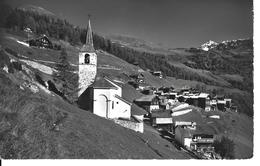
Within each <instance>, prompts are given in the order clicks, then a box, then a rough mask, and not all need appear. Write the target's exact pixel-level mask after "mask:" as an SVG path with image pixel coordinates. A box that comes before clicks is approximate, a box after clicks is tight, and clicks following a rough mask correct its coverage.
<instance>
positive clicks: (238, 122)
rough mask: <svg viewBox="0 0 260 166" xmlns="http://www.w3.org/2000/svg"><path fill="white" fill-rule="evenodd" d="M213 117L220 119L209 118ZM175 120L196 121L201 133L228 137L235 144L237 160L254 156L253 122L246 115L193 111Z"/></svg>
mask: <svg viewBox="0 0 260 166" xmlns="http://www.w3.org/2000/svg"><path fill="white" fill-rule="evenodd" d="M211 115H219V116H220V119H213V118H209V116H211ZM175 120H184V121H195V122H196V123H197V130H198V131H199V133H200V132H201V133H208V134H214V135H215V136H216V138H220V137H221V136H222V135H225V136H228V137H229V138H231V139H232V140H233V141H234V143H235V158H250V157H252V155H253V120H252V118H250V117H248V116H246V115H244V114H238V113H234V112H230V111H228V112H226V113H223V112H220V111H214V112H205V111H201V110H200V111H199V110H197V109H193V111H192V112H190V113H188V114H184V115H180V116H177V117H175Z"/></svg>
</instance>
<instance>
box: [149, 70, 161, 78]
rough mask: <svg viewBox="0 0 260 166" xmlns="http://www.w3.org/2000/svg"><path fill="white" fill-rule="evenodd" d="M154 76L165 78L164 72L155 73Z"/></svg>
mask: <svg viewBox="0 0 260 166" xmlns="http://www.w3.org/2000/svg"><path fill="white" fill-rule="evenodd" d="M152 74H153V75H154V76H156V77H159V78H163V75H162V72H161V71H154V72H152Z"/></svg>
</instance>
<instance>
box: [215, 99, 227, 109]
mask: <svg viewBox="0 0 260 166" xmlns="http://www.w3.org/2000/svg"><path fill="white" fill-rule="evenodd" d="M225 105H226V101H225V100H217V109H218V110H219V111H225V110H226V109H225Z"/></svg>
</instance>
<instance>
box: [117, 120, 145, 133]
mask: <svg viewBox="0 0 260 166" xmlns="http://www.w3.org/2000/svg"><path fill="white" fill-rule="evenodd" d="M114 122H115V123H117V124H119V125H121V126H123V127H125V128H128V129H131V130H134V131H136V132H140V133H143V132H144V123H143V122H141V121H129V120H121V119H114Z"/></svg>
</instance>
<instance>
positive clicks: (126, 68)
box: [5, 35, 253, 158]
mask: <svg viewBox="0 0 260 166" xmlns="http://www.w3.org/2000/svg"><path fill="white" fill-rule="evenodd" d="M15 37H19V35H18V36H15ZM5 42H6V45H7V46H8V47H11V48H12V49H15V50H16V49H17V48H20V47H21V48H20V49H17V50H16V51H21V52H22V53H25V54H26V51H25V50H26V49H30V51H32V50H33V51H35V52H34V53H33V55H27V56H28V57H30V58H31V56H33V57H32V58H35V59H36V58H37V59H39V60H52V61H54V62H55V61H56V60H57V59H56V58H55V57H57V55H58V53H59V51H54V52H50V54H48V55H51V56H50V57H46V56H44V55H45V54H44V53H43V54H41V51H42V50H40V49H37V48H26V47H24V46H21V45H19V44H18V43H16V42H14V41H13V40H10V39H8V38H7V39H6V41H5ZM64 45H66V47H67V48H68V50H69V52H70V53H69V56H70V58H71V61H72V63H76V62H77V49H76V48H74V47H71V46H70V45H67V44H66V43H65V44H64ZM46 51H49V50H43V52H46ZM37 55H38V56H37ZM39 55H40V56H39ZM45 58H46V59H45ZM48 58H50V59H48ZM107 64H108V65H109V66H113V67H116V68H119V69H120V70H110V69H98V75H107V76H111V77H112V78H119V79H120V78H121V79H122V80H123V81H127V80H128V79H129V78H128V77H127V76H125V75H124V73H127V74H130V73H135V72H137V71H138V70H139V69H140V68H138V67H136V66H134V65H131V64H128V63H127V62H125V61H123V60H121V59H119V58H117V57H115V56H114V55H111V54H107V53H104V52H98V65H99V66H103V65H107ZM144 75H145V81H146V82H148V83H149V84H150V85H152V86H156V87H160V86H172V85H174V86H175V87H176V88H181V87H183V86H184V85H190V86H195V85H197V84H200V85H205V84H203V83H201V82H198V81H189V80H182V79H175V78H173V77H167V78H166V79H160V78H157V77H154V76H152V75H151V74H150V73H149V72H145V73H144ZM228 77H230V76H228ZM231 77H232V76H231ZM206 89H223V90H224V92H226V93H232V94H235V95H234V97H237V96H238V95H240V96H245V95H247V94H245V93H244V92H243V91H241V90H238V89H232V88H223V87H218V86H209V85H207V86H206ZM123 91H124V92H126V93H125V94H127V95H124V97H125V98H126V99H128V100H130V101H131V100H133V99H134V98H137V97H139V96H140V95H141V94H140V93H138V92H137V91H134V89H133V88H132V87H131V86H129V85H125V86H124V87H123ZM130 92H131V93H130ZM240 102H241V103H243V101H240ZM243 105H251V104H250V101H248V102H244V103H243ZM73 109H76V108H74V107H73ZM244 109H247V107H244ZM233 116H234V117H233ZM231 117H233V118H237V120H236V121H238V124H239V125H238V126H236V127H235V126H233V127H234V129H240V128H242V129H241V130H236V131H238V132H240V133H239V134H238V135H239V137H234V138H236V139H237V143H238V144H237V146H238V147H239V148H237V149H239V150H240V149H243V148H244V149H245V153H244V152H243V153H242V152H240V153H238V150H236V153H237V156H238V158H240V157H249V156H250V154H251V153H250V152H251V151H252V146H251V144H252V141H251V140H252V132H251V130H252V129H253V127H252V119H251V118H248V117H246V116H244V115H243V114H232V116H231ZM240 117H241V118H240ZM242 119H243V120H245V123H246V124H247V125H246V126H244V127H242V125H241V124H242ZM225 124H226V123H225ZM227 125H230V123H227ZM232 125H233V124H232ZM211 128H214V126H212V127H211ZM215 130H218V129H215ZM146 131H147V133H145V134H144V135H147V137H146V138H147V140H148V136H151V135H153V134H155V133H156V131H152V130H147V129H146ZM220 131H223V130H220ZM248 131H250V132H251V133H248ZM157 136H158V135H157ZM157 136H156V137H157ZM156 137H153V138H156ZM231 137H232V136H231ZM150 139H151V138H150ZM141 141H143V140H141ZM156 141H158V140H157V138H156V139H155V140H154V142H156ZM160 141H162V140H160ZM154 145H155V144H154ZM169 146H170V145H167V147H169ZM159 147H160V146H159ZM166 149H168V148H166ZM166 149H163V150H166ZM173 149H174V148H173ZM168 150H169V149H168ZM248 154H249V155H248ZM157 155H158V154H157ZM178 155H179V154H177V153H176V154H175V153H174V154H173V155H172V156H171V158H176V157H177V156H178ZM182 155H183V154H182ZM182 157H183V156H182ZM182 157H180V158H182Z"/></svg>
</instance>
